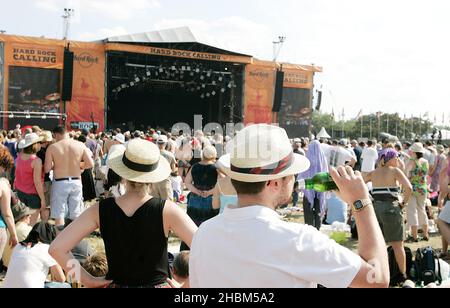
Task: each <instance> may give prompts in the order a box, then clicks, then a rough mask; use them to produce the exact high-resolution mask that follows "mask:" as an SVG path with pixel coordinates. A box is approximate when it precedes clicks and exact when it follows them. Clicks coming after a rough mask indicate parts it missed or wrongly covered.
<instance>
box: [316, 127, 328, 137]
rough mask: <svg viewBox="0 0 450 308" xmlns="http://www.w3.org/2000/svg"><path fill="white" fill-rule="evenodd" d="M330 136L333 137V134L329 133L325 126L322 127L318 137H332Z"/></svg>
mask: <svg viewBox="0 0 450 308" xmlns="http://www.w3.org/2000/svg"><path fill="white" fill-rule="evenodd" d="M330 138H331V136H330V135H328V133H327V130H326V129H325V127H322V129H321V130H320V133H319V134H317V139H330Z"/></svg>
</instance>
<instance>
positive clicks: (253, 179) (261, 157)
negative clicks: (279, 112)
mask: <svg viewBox="0 0 450 308" xmlns="http://www.w3.org/2000/svg"><path fill="white" fill-rule="evenodd" d="M228 149H229V153H230V155H225V156H223V157H222V158H221V159H220V160H219V165H220V166H221V167H224V172H225V173H226V175H228V176H229V177H230V178H232V179H234V180H236V181H241V182H245V183H257V182H265V181H270V180H276V179H281V178H284V177H286V176H290V175H295V174H299V173H302V172H304V171H306V170H308V169H309V167H310V162H309V160H308V159H307V158H306V157H304V156H301V155H298V154H294V153H293V152H292V146H291V143H290V141H289V138H288V136H287V134H286V131H285V130H284V129H282V128H279V127H277V126H271V125H266V124H259V125H252V126H248V127H246V128H245V129H243V130H242V131H240V132H239V133H237V135H236V137H235V138H234V139H233V140H232V142H231V143H230V144H229V148H228Z"/></svg>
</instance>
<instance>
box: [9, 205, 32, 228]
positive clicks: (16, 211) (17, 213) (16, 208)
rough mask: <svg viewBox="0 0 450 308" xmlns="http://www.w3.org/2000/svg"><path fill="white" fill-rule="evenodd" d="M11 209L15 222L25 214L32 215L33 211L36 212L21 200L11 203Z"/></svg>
mask: <svg viewBox="0 0 450 308" xmlns="http://www.w3.org/2000/svg"><path fill="white" fill-rule="evenodd" d="M11 211H12V214H13V216H14V222H15V223H17V222H18V221H19V220H21V219H22V218H24V217H26V216H29V215H33V214H34V213H36V211H35V210H32V209H30V208H29V207H27V206H26V205H25V204H23V203H22V202H18V203H17V204H15V205H13V206H12V207H11Z"/></svg>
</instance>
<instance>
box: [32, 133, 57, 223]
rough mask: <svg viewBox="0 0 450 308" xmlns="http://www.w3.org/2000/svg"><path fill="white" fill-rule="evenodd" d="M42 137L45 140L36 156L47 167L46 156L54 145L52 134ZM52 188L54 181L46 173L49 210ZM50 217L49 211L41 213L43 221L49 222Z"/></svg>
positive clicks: (44, 134) (45, 185)
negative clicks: (49, 148)
mask: <svg viewBox="0 0 450 308" xmlns="http://www.w3.org/2000/svg"><path fill="white" fill-rule="evenodd" d="M41 137H42V138H43V140H42V142H41V149H40V150H39V152H37V154H36V156H37V157H39V158H40V159H41V160H42V165H43V166H45V154H46V153H47V149H48V147H49V146H50V145H51V144H52V143H53V136H52V132H50V131H43V132H42V133H41ZM51 187H52V180H51V179H50V173H45V175H44V195H45V202H46V204H47V209H48V210H49V209H50V192H51ZM48 216H49V211H46V212H45V214H44V213H41V219H42V220H43V221H47V220H48V218H49V217H48Z"/></svg>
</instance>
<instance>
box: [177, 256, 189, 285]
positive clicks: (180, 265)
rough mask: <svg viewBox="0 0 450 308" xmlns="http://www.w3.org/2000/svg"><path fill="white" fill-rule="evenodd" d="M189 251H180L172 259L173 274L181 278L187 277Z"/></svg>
mask: <svg viewBox="0 0 450 308" xmlns="http://www.w3.org/2000/svg"><path fill="white" fill-rule="evenodd" d="M189 255H190V253H189V251H182V252H180V253H179V254H178V256H177V257H176V258H175V260H174V261H173V271H174V274H176V275H177V276H180V277H181V278H184V279H186V278H189Z"/></svg>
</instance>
